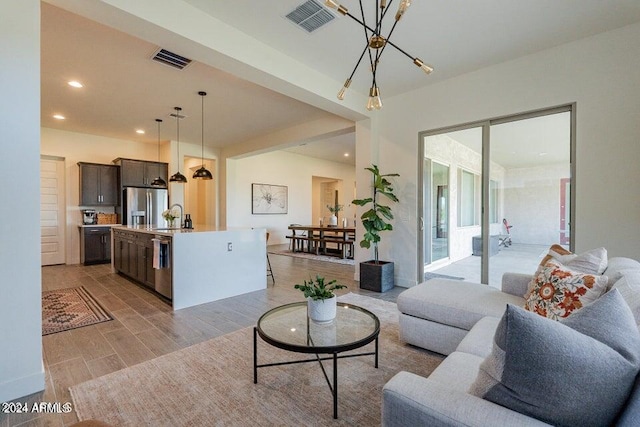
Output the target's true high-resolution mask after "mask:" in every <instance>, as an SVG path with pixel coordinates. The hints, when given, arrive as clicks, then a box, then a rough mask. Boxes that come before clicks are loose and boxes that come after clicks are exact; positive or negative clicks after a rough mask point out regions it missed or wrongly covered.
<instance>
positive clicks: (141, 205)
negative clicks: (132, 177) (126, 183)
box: [122, 187, 169, 227]
mask: <svg viewBox="0 0 640 427" xmlns="http://www.w3.org/2000/svg"><path fill="white" fill-rule="evenodd" d="M123 192H124V194H123V197H122V200H123V201H124V203H123V206H122V223H123V224H127V225H146V226H148V227H166V226H167V221H166V220H165V219H164V218H163V217H162V212H164V211H165V210H166V209H168V207H169V193H168V191H167V190H166V189H164V188H136V187H125V189H124V190H123Z"/></svg>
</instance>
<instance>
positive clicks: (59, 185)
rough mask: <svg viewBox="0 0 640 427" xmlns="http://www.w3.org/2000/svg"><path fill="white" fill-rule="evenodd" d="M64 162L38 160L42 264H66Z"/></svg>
mask: <svg viewBox="0 0 640 427" xmlns="http://www.w3.org/2000/svg"><path fill="white" fill-rule="evenodd" d="M64 196H65V192H64V159H53V158H41V159H40V235H41V254H42V265H54V264H64V263H65V228H66V220H65V219H66V208H65V197H64Z"/></svg>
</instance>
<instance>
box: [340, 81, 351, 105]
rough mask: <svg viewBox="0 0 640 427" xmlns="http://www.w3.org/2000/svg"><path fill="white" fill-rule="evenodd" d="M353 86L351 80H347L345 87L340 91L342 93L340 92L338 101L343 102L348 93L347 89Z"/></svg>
mask: <svg viewBox="0 0 640 427" xmlns="http://www.w3.org/2000/svg"><path fill="white" fill-rule="evenodd" d="M350 85H351V79H347V80H346V81H345V82H344V86H342V89H340V92H338V99H339V100H340V101H342V100H343V99H344V93H345V92H346V91H347V88H348V87H349V86H350Z"/></svg>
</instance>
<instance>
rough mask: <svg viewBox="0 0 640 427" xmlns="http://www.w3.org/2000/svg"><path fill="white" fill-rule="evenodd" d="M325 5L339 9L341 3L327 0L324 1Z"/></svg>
mask: <svg viewBox="0 0 640 427" xmlns="http://www.w3.org/2000/svg"><path fill="white" fill-rule="evenodd" d="M324 4H325V6H327V7H330V8H331V9H337V8H338V6H339V4H338V3H336V2H335V1H333V0H326V1H325V2H324Z"/></svg>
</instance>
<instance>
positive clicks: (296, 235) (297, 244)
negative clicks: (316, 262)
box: [287, 224, 307, 252]
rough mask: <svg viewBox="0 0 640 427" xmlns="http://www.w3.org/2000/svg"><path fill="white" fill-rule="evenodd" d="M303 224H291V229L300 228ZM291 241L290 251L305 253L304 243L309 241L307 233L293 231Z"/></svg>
mask: <svg viewBox="0 0 640 427" xmlns="http://www.w3.org/2000/svg"><path fill="white" fill-rule="evenodd" d="M301 225H302V224H289V226H290V227H299V226H301ZM287 239H289V251H291V252H304V242H305V241H306V240H307V232H306V231H302V230H291V235H290V236H287Z"/></svg>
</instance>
